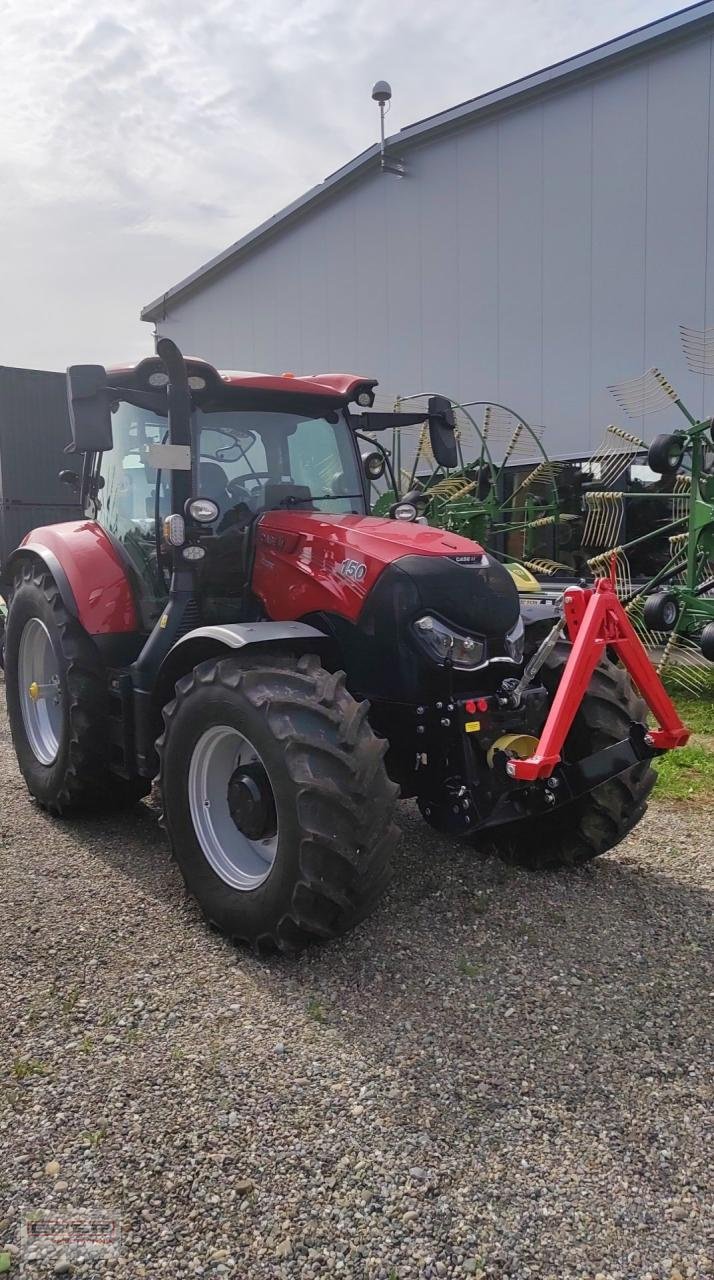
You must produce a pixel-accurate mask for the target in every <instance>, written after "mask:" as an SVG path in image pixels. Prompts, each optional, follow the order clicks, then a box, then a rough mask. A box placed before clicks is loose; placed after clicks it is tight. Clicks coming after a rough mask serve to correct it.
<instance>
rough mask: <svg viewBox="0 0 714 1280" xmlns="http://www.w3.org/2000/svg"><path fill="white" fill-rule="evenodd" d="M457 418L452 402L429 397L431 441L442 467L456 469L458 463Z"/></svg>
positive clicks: (441, 397) (444, 398)
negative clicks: (455, 432)
mask: <svg viewBox="0 0 714 1280" xmlns="http://www.w3.org/2000/svg"><path fill="white" fill-rule="evenodd" d="M455 427H456V418H455V417H454V410H453V406H452V404H451V401H450V400H447V399H446V396H430V397H429V440H430V442H431V451H432V453H433V455H434V457H435V459H436V461H437V462H438V463H439V466H440V467H455V466H456V465H457V463H458V460H459V458H458V453H457V451H456V436H455V434H454V431H455Z"/></svg>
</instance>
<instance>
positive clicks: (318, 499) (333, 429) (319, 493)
mask: <svg viewBox="0 0 714 1280" xmlns="http://www.w3.org/2000/svg"><path fill="white" fill-rule="evenodd" d="M331 417H332V418H334V421H332V420H330V419H329V418H314V417H306V416H305V415H304V414H296V413H275V412H268V411H266V410H254V411H251V410H226V409H221V410H217V411H213V410H204V409H199V410H197V411H196V414H195V425H196V429H195V432H194V488H195V491H196V493H197V494H198V495H200V496H201V497H203V498H212V499H213V501H214V502H217V503H218V506H219V509H220V512H221V515H222V516H225V515H227V514H228V512H230V511H233V510H234V509H239V510H242V511H245V509H246V508H247V509H248V511H250V512H257V511H261V510H264V509H270V508H274V507H291V506H302V507H304V508H305V509H308V510H310V509H312V510H317V511H325V512H333V513H340V512H342V513H344V512H354V513H356V514H360V513H364V511H365V498H364V492H363V488H362V480H361V473H360V468H359V461H358V456H357V451H356V449H355V447H354V443H353V440H352V435H351V432H350V428H349V426H348V424H347V422H346V421H345V419H344V418H343V417H342V416H339V415H338V414H337V413H334V414H332V415H331Z"/></svg>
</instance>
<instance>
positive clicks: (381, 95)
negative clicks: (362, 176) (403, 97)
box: [372, 80, 406, 178]
mask: <svg viewBox="0 0 714 1280" xmlns="http://www.w3.org/2000/svg"><path fill="white" fill-rule="evenodd" d="M391 98H392V86H391V85H390V84H389V83H388V82H387V81H386V80H378V81H377V83H376V84H375V85H374V87H373V89H372V100H373V101H374V102H378V103H379V166H380V168H381V170H382V172H383V173H393V174H394V175H395V177H397V178H403V177H404V174H405V172H406V165H405V163H404V161H403V160H397V159H391V158H390V157H388V156H387V143H386V139H385V136H384V117H385V116H386V114H387V112H388V111H389V109H390V108H389V106H388V105H387V104H388V103H390V102H391Z"/></svg>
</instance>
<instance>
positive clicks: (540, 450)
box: [373, 392, 578, 575]
mask: <svg viewBox="0 0 714 1280" xmlns="http://www.w3.org/2000/svg"><path fill="white" fill-rule="evenodd" d="M430 394H432V393H429V392H421V393H418V394H416V395H408V396H400V397H398V399H397V400H396V401H395V402H393V405H392V406H390V407H394V408H397V409H398V408H400V407H403V406H404V405H406V404H409V405H412V406H413V405H414V404H415V402H416V403H418V402H419V401H422V400H423V401H424V405H425V407H426V401H427V399H428V396H429V395H430ZM451 403H452V405H453V407H454V411H455V415H456V424H457V431H456V434H457V450H458V466H457V467H456V468H455V469H453V470H451V471H448V472H446V471H444V470H443V469H442V468H440V467H438V466H437V465H436V463H435V462H434V458H433V456H432V453H431V449H430V447H429V437H428V432H427V431H426V428H419V427H416V428H414V427H407V428H402V429H401V430H399V431H395V432H394V433H393V438H392V448H391V455H392V462H393V467H394V473H395V476H396V477H397V486H398V489H399V492H398V493H397V494H395V493H394V490H393V489H391V488H390V489H389V490H387V491H386V492H383V493H380V494H379V496H378V497H377V499H376V501H375V502H374V504H373V510H374V511H375V512H376V513H377V514H380V513H382V512H386V511H387V510H388V509H389V507H390V506H391V505H392V503H394V502H395V501H396V499H397V497H399V498H402V499H403V498H404V497H405V496H406V495H407V494H412V495H414V494H418V496H419V499H420V501H421V504H422V506H423V507H424V509H425V510H427V511H428V519H429V523H430V524H433V525H436V526H437V527H439V528H444V529H450V530H451V531H452V532H455V533H460V534H463V535H464V536H465V537H469V538H473V539H475V540H476V541H478V542H481V543H482V544H484V545H485V546H487V547H488V548H489V550H491V551H492V552H493V553H494V554H496V555H499V556H501V557H502V558H505V559H507V560H511V561H520V562H521V563H522V564H524V565H525V566H526V567H527V568H529V569H530V570H531V571H532V572H536V573H540V574H548V575H549V574H553V573H556V572H566V573H567V572H568V571H569V570H570V566H569V565H567V564H563V563H560V562H558V561H556V560H554V559H553V558H552V556H551V555H550V554H549V552H550V551H551V549H552V546H553V545H555V544H556V541H557V540H558V539H559V540H560V541H562V542H563V543H565V542H566V541H567V534H566V532H565V527H566V526H567V525H568V524H569V523H570V522H573V521H577V520H578V516H577V515H575V514H574V513H565V512H563V511H562V509H561V503H560V500H559V494H558V484H557V481H558V476H559V474H560V472H561V470H562V468H563V467H564V466H565V464H564V463H560V462H554V461H552V460H551V459H550V458H548V456H547V454H546V452H545V449H544V447H543V443H542V440H541V436H542V430H543V429H542V428H539V427H533V426H531V424H530V423H528V422H527V421H526V420H525V418H523V417H521V415H520V414H519V413H517V412H516V411H515V410H514V409H511V408H509V407H508V406H507V405H501V404H494V403H492V402H486V401H470V402H468V403H464V404H461V403H459V402H457V401H455V400H452V401H451ZM514 470H515V471H517V472H518V476H519V478H518V479H517V480H516V481H514V479H513V475H514ZM524 472H525V474H523V473H524Z"/></svg>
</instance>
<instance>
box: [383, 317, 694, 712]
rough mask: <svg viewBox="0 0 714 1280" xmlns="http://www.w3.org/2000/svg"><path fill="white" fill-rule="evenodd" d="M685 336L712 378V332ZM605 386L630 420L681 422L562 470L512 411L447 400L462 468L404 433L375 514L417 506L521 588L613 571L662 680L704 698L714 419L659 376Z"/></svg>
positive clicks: (417, 432)
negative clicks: (502, 567)
mask: <svg viewBox="0 0 714 1280" xmlns="http://www.w3.org/2000/svg"><path fill="white" fill-rule="evenodd" d="M681 333H682V341H683V346H684V351H685V355H686V357H687V362H688V364H689V367H690V369H691V370H692V371H693V372H696V373H705V374H706V373H708V374H714V329H710V330H707V331H699V330H693V329H689V328H685V327H682V329H681ZM609 389H610V391H611V392H612V394H613V396H614V397H615V399H616V401H617V403H618V405H619V406H620V408H621V409H622V410H623V411H624V412H625V413H626V414H627V415H628V416H629V417H631V418H635V419H639V418H641V417H643V416H644V414H646V413H652V412H657V411H660V410H665V409H671V408H672V407H673V406H674V407H675V408H676V409H677V410H678V411H679V412H680V414H681V415H682V417H683V419H684V425H683V427H682V428H681V429H679V430H675V431H673V432H671V433H668V434H665V435H659V436H657V437H656V438H655V440H654V441H653V442H652V444H651V445H650V446H649V448H648V446H647V444H646V443H645V441H644V440H642V439H641V438H640V437H639V436H638V435H637V434H635V433H634V432H632V431H628V430H625V429H623V428H622V427H620V426H618V425H616V424H610V425H609V426H608V427H607V429H606V431H605V434H604V437H603V440H602V442H601V444H600V445H599V446H598V448H597V449H596V450H595V452H594V453H593V455H592V456H591V457H590V458H589V459H587V460H586V461H582V462H563V461H556V460H552V459H550V458H549V457H548V455H547V454H546V451H545V448H544V445H543V440H542V435H543V429H542V428H539V427H533V426H531V425H530V424H529V423H528V422H527V421H526V420H525V419H524V418H523V417H522V416H521V415H520V414H519V413H517V412H516V411H515V410H513V409H510V408H508V407H507V406H505V405H497V404H493V403H482V402H471V403H467V404H458V403H456V402H455V401H453V400H452V404H453V406H454V410H455V415H456V423H457V450H458V463H457V466H456V467H455V468H452V469H449V470H447V469H445V468H443V467H440V466H439V465H438V464H437V463H436V462H435V460H434V458H433V455H432V454H431V451H430V448H429V438H428V432H427V430H426V428H425V427H411V428H407V429H406V430H403V429H402V430H399V431H395V432H394V433H393V438H392V442H391V444H392V447H391V450H390V455H391V463H392V465H391V467H390V468H389V474H390V480H389V481H388V485H389V487H388V488H387V489H386V491H384V492H382V493H380V494H379V496H378V497H377V499H376V502H375V509H376V510H378V511H381V512H383V513H384V514H386V513H388V512H389V511H390V509H391V508H392V506H393V504H394V503H395V502H396V501H397V499H399V500H400V501H401V502H404V501H405V500H406V501H411V503H412V504H413V505H414V507H415V508H416V510H417V512H418V514H419V515H420V516H421V517H422V518H423V519H425V520H426V521H428V523H429V524H431V525H435V526H436V527H439V528H444V529H448V530H450V531H452V532H454V533H459V534H462V535H464V536H466V537H469V538H473V539H476V540H477V541H479V542H481V543H482V544H484V545H485V546H486V547H487V548H488V549H489V551H491V553H492V554H494V555H495V556H496V557H498V558H500V559H502V560H504V561H506V562H507V563H509V565H510V567H511V570H512V572H513V573H514V575H515V576H516V578H517V581H519V585H520V586H521V589H522V590H525V591H526V592H530V593H534V592H535V591H538V590H540V591H542V592H546V593H548V594H550V593H558V594H559V593H560V592H562V590H563V589H564V588H565V586H567V584H568V583H569V582H572V580H573V578H574V577H577V578H578V579H581V578H586V579H590V578H592V577H599V576H602V575H603V574H606V575H610V574H613V575H614V579H615V581H616V584H617V590H618V594H619V596H620V598H621V600H622V601H623V603H624V604H625V606H626V608H627V610H628V613H629V615H630V617H631V619H632V622H633V624H634V625H635V627H636V629H637V630H638V632H639V634H640V636H641V638H642V640H643V641H644V642H645V644H646V645H647V647H648V649H649V650H650V653H651V656H652V658H653V660H654V661H655V663H656V665H657V667H658V669H659V671H660V673H664V672H666V673H667V674H668V676H670V677H671V679H672V680H673V681H675V682H676V683H678V684H679V685H681V686H682V687H683V688H684V689H686V690H688V691H689V692H695V693H696V692H699V691H700V690H701V689H702V688H703V687H704V686H705V685H706V684H708V683H709V681H710V680H711V674H712V668H711V666H710V663H711V662H712V661H714V427H713V425H712V421H713V420H712V419H711V418H709V419H702V420H699V419H697V418H696V417H695V416H694V415H693V414H692V413H691V412H690V410H689V409H688V408H687V406H686V405H685V404H684V402H683V401H682V399H681V397H680V396H679V394H678V393H677V391H676V390H675V389H674V387H673V386H672V384H671V383H670V382H669V381H668V380H667V378H666V377H665V376H664V375H663V374H662V373H661V372H660V371H659V370H658V369H650V370H648V372H647V373H645V374H643V375H642V376H641V377H638V378H634V379H632V380H630V381H628V382H623V383H619V384H614V385H613V386H611V387H610V388H609ZM422 400H423V402H424V405H425V406H426V402H427V396H426V395H424V396H406V397H400V398H399V401H398V404H405V403H407V402H409V404H410V406H413V405H414V404H415V403H419V402H420V401H422ZM524 570H527V571H528V572H524ZM531 575H536V578H535V579H534V578H533V577H532V576H531Z"/></svg>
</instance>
